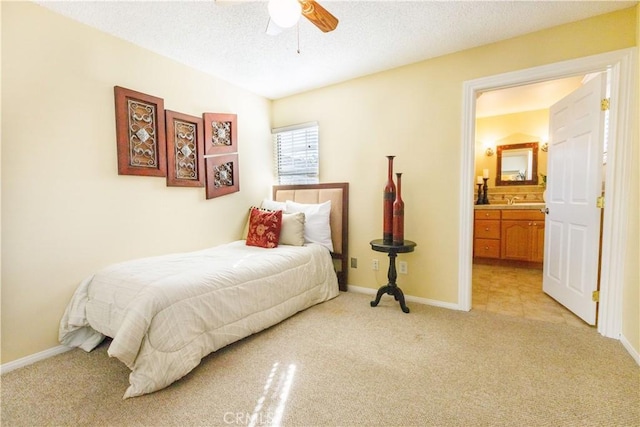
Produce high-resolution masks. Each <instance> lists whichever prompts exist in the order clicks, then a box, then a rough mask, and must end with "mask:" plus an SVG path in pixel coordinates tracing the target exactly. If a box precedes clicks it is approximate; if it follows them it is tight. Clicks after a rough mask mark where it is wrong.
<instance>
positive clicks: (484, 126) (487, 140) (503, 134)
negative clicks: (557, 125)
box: [474, 109, 549, 188]
mask: <svg viewBox="0 0 640 427" xmlns="http://www.w3.org/2000/svg"><path fill="white" fill-rule="evenodd" d="M548 133H549V110H547V109H544V110H535V111H524V112H521V113H513V114H503V115H499V116H490V117H482V118H478V119H476V149H475V173H474V176H480V175H482V171H483V170H484V169H489V176H490V177H491V178H490V179H489V181H487V184H488V186H489V187H490V188H492V187H495V183H496V181H495V177H496V174H497V170H496V168H497V163H496V154H497V150H496V147H497V146H498V145H506V144H520V143H524V142H537V143H538V147H541V146H542V143H543V140H546V138H547V136H548V135H547V134H548ZM488 146H491V148H492V149H493V151H494V154H493V155H492V156H487V155H486V151H487V150H486V148H487V147H488ZM546 171H547V153H546V152H544V151H542V150H540V149H539V150H538V174H541V173H544V174H546V173H547V172H546ZM538 179H540V176H539V175H538Z"/></svg>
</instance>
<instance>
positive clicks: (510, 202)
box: [505, 196, 520, 206]
mask: <svg viewBox="0 0 640 427" xmlns="http://www.w3.org/2000/svg"><path fill="white" fill-rule="evenodd" d="M505 199H507V205H509V206H511V205H513V204H514V203H515V202H516V200H520V199H519V198H518V197H517V196H514V197H511V198H509V197H505Z"/></svg>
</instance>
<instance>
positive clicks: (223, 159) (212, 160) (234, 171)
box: [205, 154, 240, 199]
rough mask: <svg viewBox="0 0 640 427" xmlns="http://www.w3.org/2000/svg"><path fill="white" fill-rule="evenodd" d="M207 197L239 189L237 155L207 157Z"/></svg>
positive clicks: (210, 197) (218, 195)
mask: <svg viewBox="0 0 640 427" xmlns="http://www.w3.org/2000/svg"><path fill="white" fill-rule="evenodd" d="M205 162H206V169H207V199H213V198H215V197H220V196H224V195H225V194H231V193H235V192H237V191H240V182H239V177H240V174H239V169H238V155H237V154H227V155H223V156H214V157H207V158H206V159H205Z"/></svg>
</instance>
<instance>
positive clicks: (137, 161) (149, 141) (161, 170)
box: [114, 86, 167, 176]
mask: <svg viewBox="0 0 640 427" xmlns="http://www.w3.org/2000/svg"><path fill="white" fill-rule="evenodd" d="M114 94H115V104H116V140H117V147H118V174H120V175H144V176H167V158H166V152H167V148H166V143H165V122H164V100H162V99H161V98H156V97H155V96H151V95H146V94H144V93H140V92H136V91H133V90H130V89H125V88H122V87H119V86H115V87H114Z"/></svg>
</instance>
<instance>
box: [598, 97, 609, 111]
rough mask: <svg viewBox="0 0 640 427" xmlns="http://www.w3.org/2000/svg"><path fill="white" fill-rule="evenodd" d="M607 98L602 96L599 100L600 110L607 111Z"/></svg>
mask: <svg viewBox="0 0 640 427" xmlns="http://www.w3.org/2000/svg"><path fill="white" fill-rule="evenodd" d="M609 102H610V100H609V98H604V99H601V100H600V110H602V111H607V110H608V109H609Z"/></svg>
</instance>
